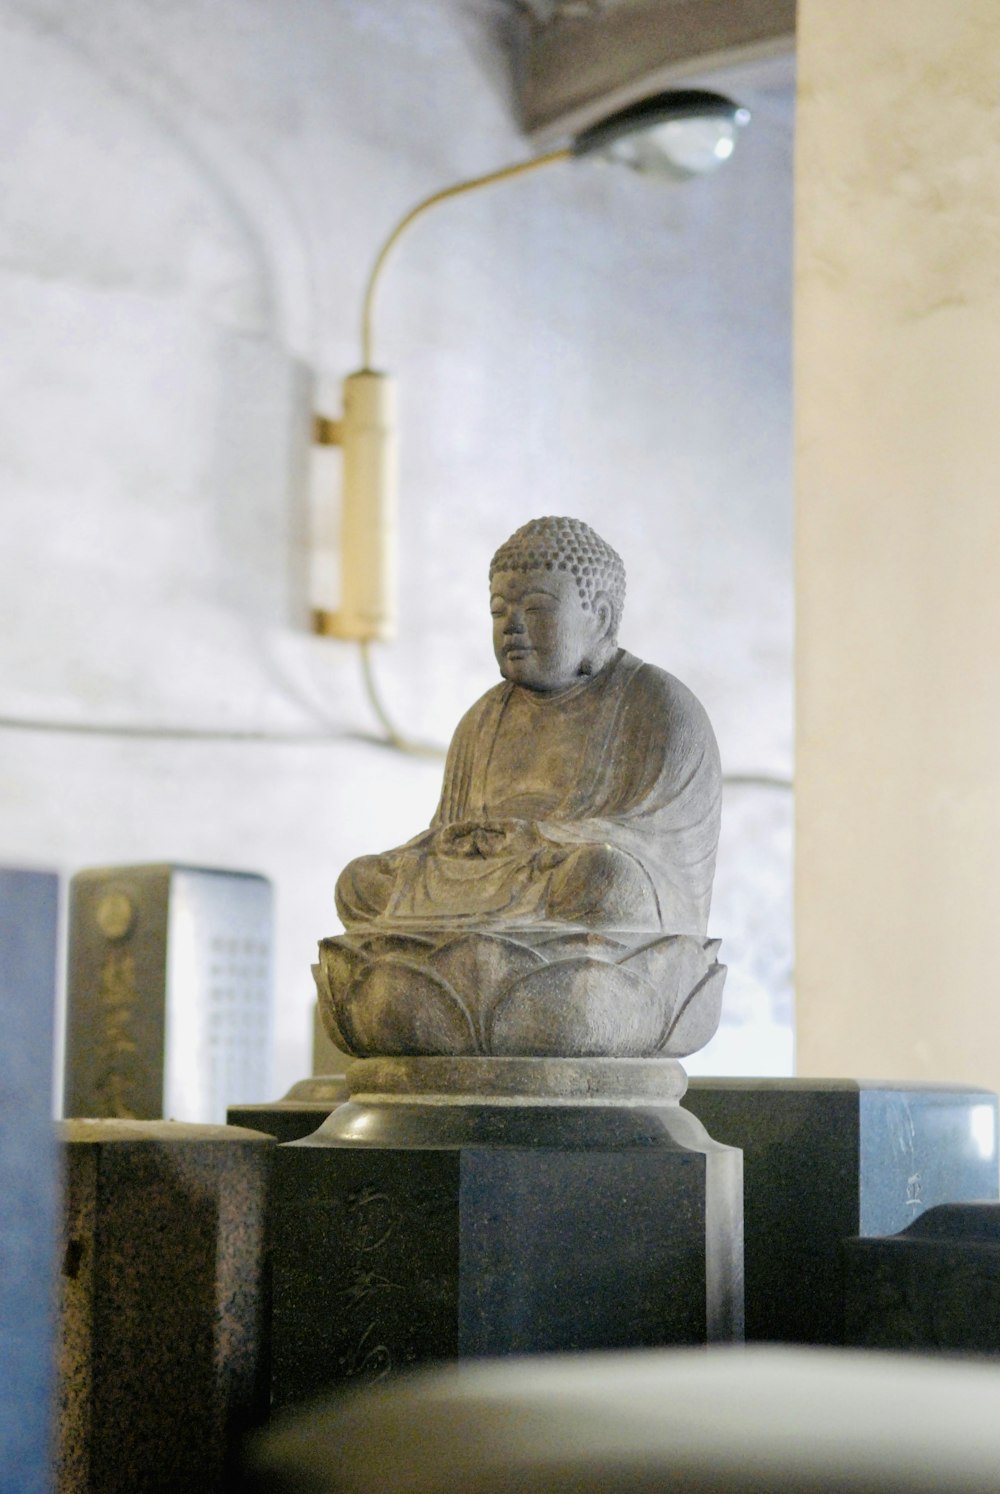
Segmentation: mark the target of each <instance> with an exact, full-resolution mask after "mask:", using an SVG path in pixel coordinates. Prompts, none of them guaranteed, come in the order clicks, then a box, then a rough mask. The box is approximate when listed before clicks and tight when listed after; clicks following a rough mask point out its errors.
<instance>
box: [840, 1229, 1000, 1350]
mask: <svg viewBox="0 0 1000 1494" xmlns="http://www.w3.org/2000/svg"><path fill="white" fill-rule="evenodd" d="M844 1282H845V1287H844V1299H845V1340H846V1342H847V1343H848V1344H852V1345H855V1346H857V1347H859V1348H871V1349H919V1350H923V1351H928V1350H933V1349H942V1350H947V1351H949V1352H952V1353H967V1354H1000V1203H965V1204H939V1205H938V1206H937V1207H936V1208H933V1209H928V1210H927V1212H926V1213H925V1214H921V1216H920V1218H919V1219H918V1220H916V1222H915V1223H914V1224H911V1225H910V1227H909V1229H907V1230H904V1231H902V1233H901V1234H898V1235H890V1236H889V1237H888V1238H886V1239H878V1240H848V1241H846V1242H845V1245H844Z"/></svg>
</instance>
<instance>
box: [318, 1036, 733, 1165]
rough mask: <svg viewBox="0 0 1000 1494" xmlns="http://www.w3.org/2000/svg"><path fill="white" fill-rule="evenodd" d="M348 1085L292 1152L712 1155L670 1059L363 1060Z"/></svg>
mask: <svg viewBox="0 0 1000 1494" xmlns="http://www.w3.org/2000/svg"><path fill="white" fill-rule="evenodd" d="M347 1084H348V1088H349V1090H350V1098H349V1099H348V1100H347V1101H346V1102H345V1103H344V1104H342V1105H338V1107H337V1109H336V1110H334V1111H333V1113H332V1114H331V1115H330V1116H329V1117H328V1119H327V1120H326V1121H325V1122H324V1123H323V1125H321V1126H320V1127H319V1129H318V1130H317V1131H315V1132H314V1133H313V1134H312V1135H310V1136H309V1137H307V1138H305V1139H304V1140H302V1141H299V1142H296V1143H295V1144H296V1145H297V1146H361V1147H366V1148H367V1147H415V1146H416V1147H421V1146H435V1147H464V1146H479V1145H488V1146H500V1147H523V1146H529V1147H538V1146H553V1147H564V1146H570V1147H576V1146H591V1145H594V1144H595V1143H597V1144H600V1145H602V1146H603V1145H611V1146H623V1147H633V1146H640V1147H653V1148H662V1147H666V1148H668V1149H670V1148H679V1149H680V1150H682V1151H687V1150H691V1151H696V1152H700V1151H707V1150H710V1149H711V1148H713V1147H714V1146H715V1142H713V1141H712V1139H711V1138H710V1137H709V1135H708V1133H707V1132H706V1130H705V1128H704V1126H702V1124H701V1122H700V1121H698V1120H696V1119H695V1117H694V1116H693V1115H691V1114H690V1112H689V1111H687V1110H685V1109H683V1107H682V1106H681V1105H680V1104H679V1101H680V1099H681V1097H682V1095H683V1094H684V1092H685V1090H686V1089H687V1075H686V1074H685V1072H684V1070H683V1068H682V1067H681V1065H680V1064H679V1063H678V1062H677V1061H676V1059H671V1058H645V1059H643V1058H366V1059H363V1060H361V1061H360V1062H357V1063H353V1064H351V1065H349V1067H348V1070H347Z"/></svg>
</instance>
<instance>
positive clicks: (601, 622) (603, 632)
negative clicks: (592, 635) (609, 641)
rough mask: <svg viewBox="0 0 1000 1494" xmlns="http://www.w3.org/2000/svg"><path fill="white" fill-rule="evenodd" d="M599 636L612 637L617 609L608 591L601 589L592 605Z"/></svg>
mask: <svg viewBox="0 0 1000 1494" xmlns="http://www.w3.org/2000/svg"><path fill="white" fill-rule="evenodd" d="M591 610H592V613H593V618H594V622H595V623H596V625H597V631H598V636H599V637H601V638H611V637H613V636H614V631H615V609H614V606H613V605H612V602H611V598H610V597H609V596H608V594H607V592H606V591H599V592H598V593H597V595H596V596H595V597H594V600H593V603H592V607H591Z"/></svg>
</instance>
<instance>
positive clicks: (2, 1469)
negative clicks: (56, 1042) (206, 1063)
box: [0, 867, 59, 1494]
mask: <svg viewBox="0 0 1000 1494" xmlns="http://www.w3.org/2000/svg"><path fill="white" fill-rule="evenodd" d="M58 907H59V879H58V877H56V876H55V875H54V873H52V872H44V871H28V870H23V869H21V868H19V867H2V868H0V1026H2V1031H3V1044H4V1053H3V1062H2V1065H0V1138H2V1140H0V1198H2V1199H3V1207H2V1210H0V1343H2V1345H3V1357H2V1372H0V1486H2V1487H3V1488H4V1489H5V1490H7V1489H9V1490H12V1491H13V1490H16V1491H17V1494H36V1491H37V1494H42V1491H44V1490H47V1489H48V1487H49V1481H48V1462H49V1443H50V1440H51V1433H50V1428H49V1403H50V1400H51V1382H52V1326H53V1325H52V1285H53V1278H54V1275H55V1272H54V1263H55V1213H56V1182H55V1148H54V1146H53V1142H52V1039H53V1031H54V1007H55V985H56V947H57V924H58Z"/></svg>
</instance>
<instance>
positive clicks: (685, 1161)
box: [273, 1058, 742, 1404]
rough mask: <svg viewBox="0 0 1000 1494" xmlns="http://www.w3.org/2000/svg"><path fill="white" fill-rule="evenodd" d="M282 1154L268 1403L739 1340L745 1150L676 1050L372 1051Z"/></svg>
mask: <svg viewBox="0 0 1000 1494" xmlns="http://www.w3.org/2000/svg"><path fill="white" fill-rule="evenodd" d="M348 1082H349V1084H350V1087H351V1099H350V1101H349V1102H348V1103H347V1104H345V1105H341V1106H340V1107H339V1108H338V1109H337V1110H335V1111H334V1112H333V1114H332V1115H331V1116H330V1118H329V1120H328V1121H326V1122H325V1124H324V1125H323V1126H322V1127H321V1128H320V1129H319V1130H318V1131H317V1132H316V1133H315V1134H314V1135H312V1136H310V1137H308V1138H306V1139H305V1140H302V1141H298V1142H295V1143H292V1144H290V1145H287V1146H281V1147H279V1148H278V1158H277V1168H276V1175H275V1195H276V1198H275V1211H276V1224H275V1227H276V1238H277V1240H278V1241H279V1242H280V1246H279V1249H278V1250H277V1252H276V1257H275V1273H274V1382H273V1391H274V1398H275V1402H276V1403H277V1404H284V1403H288V1402H292V1401H297V1400H300V1399H302V1398H303V1397H305V1396H308V1395H311V1394H313V1393H314V1392H315V1391H317V1390H319V1389H321V1388H322V1387H323V1386H324V1385H329V1384H331V1383H335V1382H343V1381H350V1380H359V1381H375V1380H381V1379H384V1378H386V1377H387V1376H389V1375H392V1374H394V1373H395V1372H396V1371H398V1370H401V1369H405V1368H409V1367H410V1366H412V1365H415V1364H418V1363H421V1362H425V1361H432V1360H448V1359H468V1358H478V1357H482V1356H492V1355H506V1354H526V1353H528V1354H530V1353H540V1352H551V1351H555V1350H570V1349H572V1350H578V1349H607V1348H622V1347H640V1346H649V1345H659V1344H699V1343H706V1342H720V1341H725V1340H733V1339H738V1338H740V1337H741V1336H742V1279H741V1277H742V1232H741V1201H742V1172H741V1159H740V1154H739V1152H738V1151H736V1150H735V1149H733V1148H730V1147H725V1146H720V1145H718V1144H717V1143H716V1142H714V1141H713V1140H712V1139H711V1138H710V1137H709V1136H708V1135H707V1134H706V1132H705V1130H704V1128H703V1127H702V1126H701V1125H700V1124H699V1123H698V1122H697V1121H696V1120H695V1119H694V1118H693V1117H692V1116H691V1115H689V1114H687V1112H685V1111H683V1110H682V1109H681V1108H680V1107H679V1105H678V1104H677V1099H678V1098H679V1096H680V1094H682V1093H683V1087H684V1083H685V1076H684V1072H683V1070H682V1069H681V1068H680V1065H679V1064H677V1063H676V1062H674V1061H672V1060H669V1059H661V1060H655V1059H654V1060H624V1059H619V1060H615V1059H581V1060H571V1059H487V1058H482V1059H448V1058H422V1059H405V1058H399V1059H370V1060H366V1061H364V1062H362V1063H358V1064H354V1065H352V1066H351V1068H350V1069H349V1070H348Z"/></svg>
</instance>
